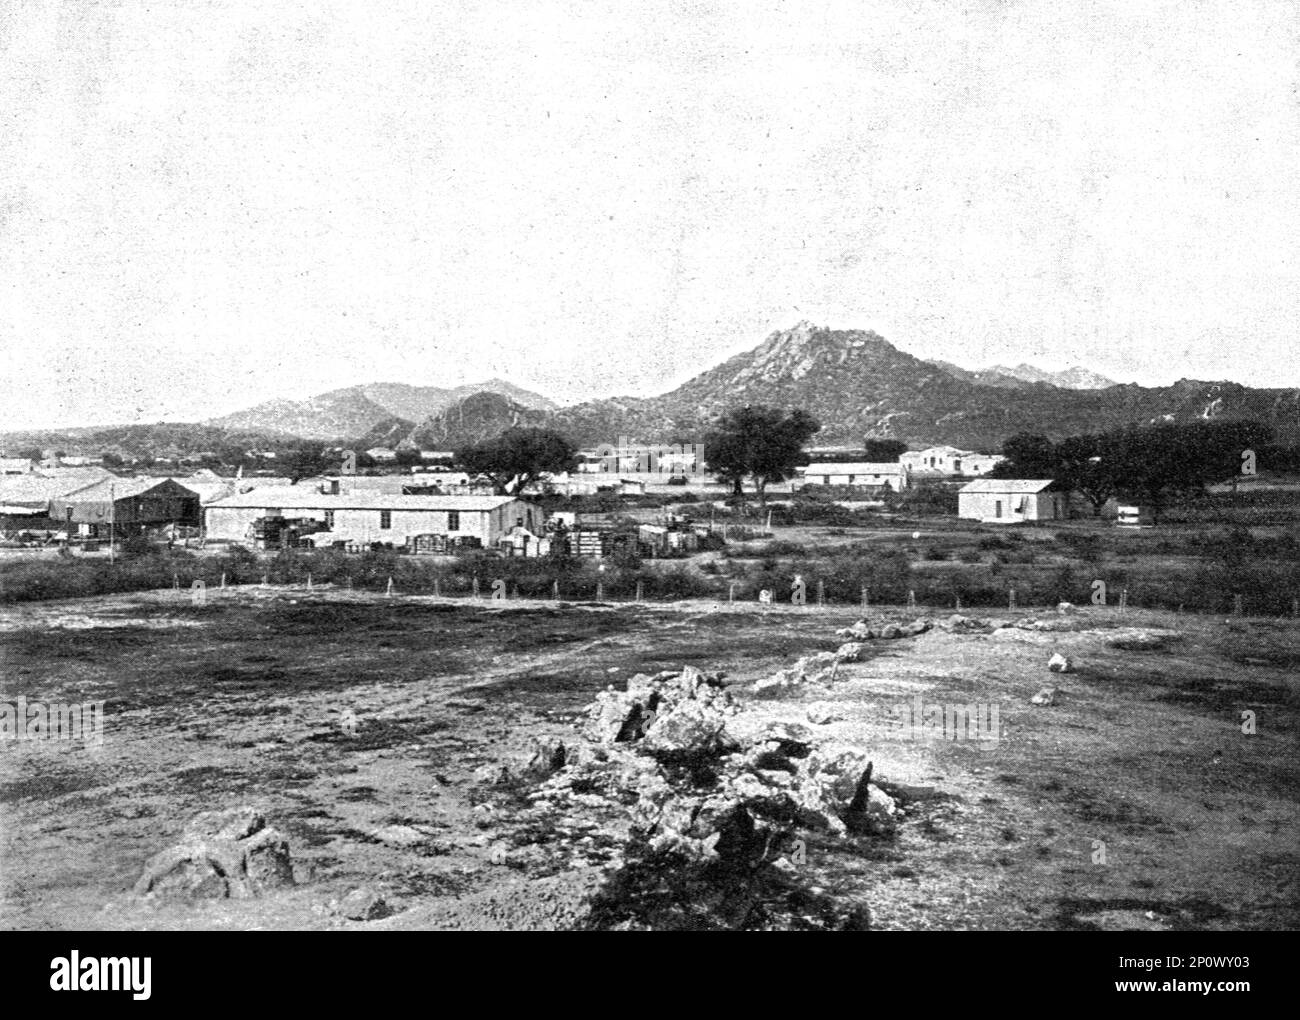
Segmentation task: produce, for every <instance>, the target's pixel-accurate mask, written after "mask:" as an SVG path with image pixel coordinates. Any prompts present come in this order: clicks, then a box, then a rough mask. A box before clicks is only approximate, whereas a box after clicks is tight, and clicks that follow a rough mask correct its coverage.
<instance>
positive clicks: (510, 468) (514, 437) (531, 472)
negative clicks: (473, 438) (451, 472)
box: [456, 427, 578, 496]
mask: <svg viewBox="0 0 1300 1020" xmlns="http://www.w3.org/2000/svg"><path fill="white" fill-rule="evenodd" d="M577 452H578V450H577V447H576V446H574V445H573V443H572V442H570V441H569V439H568V438H567V437H566V436H563V435H561V434H560V433H559V432H556V431H554V430H553V429H540V428H521V427H515V428H509V429H506V430H505V431H504V432H502V433H501V434H500V435H498V436H495V437H493V438H492V439H486V440H484V441H483V442H481V443H475V444H473V445H472V446H466V447H462V448H461V449H460V450H458V451H457V452H456V463H457V464H458V465H459V466H460V467H461V468H463V469H464V470H465V471H468V472H470V473H471V474H482V475H487V476H488V477H489V478H491V479H492V484H493V486H494V487H495V488H496V491H497V492H498V493H500V494H502V495H505V494H509V495H512V496H517V495H518V494H519V493H520V492H522V491H523V490H524V489H525V488H526V487H527V486H529V485H531V484H532V483H533V482H535V481H537V480H538V479H539V478H541V476H542V475H543V474H547V473H555V474H558V473H560V472H563V471H573V470H574V469H575V468H576V467H577V457H576V454H577Z"/></svg>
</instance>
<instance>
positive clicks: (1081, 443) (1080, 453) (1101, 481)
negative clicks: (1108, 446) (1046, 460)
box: [1056, 435, 1118, 516]
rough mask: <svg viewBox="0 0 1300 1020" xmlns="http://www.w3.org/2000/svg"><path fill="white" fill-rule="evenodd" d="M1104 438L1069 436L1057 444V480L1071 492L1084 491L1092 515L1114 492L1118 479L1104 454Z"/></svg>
mask: <svg viewBox="0 0 1300 1020" xmlns="http://www.w3.org/2000/svg"><path fill="white" fill-rule="evenodd" d="M1103 438H1104V437H1102V436H1099V435H1086V436H1069V437H1067V438H1066V439H1063V440H1061V442H1060V443H1059V444H1058V445H1057V447H1056V457H1057V473H1056V480H1057V481H1058V482H1060V483H1061V486H1062V487H1063V488H1065V489H1067V490H1069V491H1071V492H1078V493H1082V495H1083V497H1084V498H1085V499H1086V500H1087V501H1088V502H1089V503H1091V504H1092V512H1093V516H1100V515H1101V508H1102V507H1104V506H1105V505H1106V501H1107V500H1108V499H1110V498H1111V497H1112V496H1113V495H1115V489H1116V485H1117V484H1118V479H1117V477H1116V475H1115V472H1114V470H1113V467H1112V465H1111V464H1110V463H1108V462H1107V461H1106V459H1105V458H1103V456H1102V445H1103Z"/></svg>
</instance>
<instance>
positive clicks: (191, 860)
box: [134, 807, 293, 900]
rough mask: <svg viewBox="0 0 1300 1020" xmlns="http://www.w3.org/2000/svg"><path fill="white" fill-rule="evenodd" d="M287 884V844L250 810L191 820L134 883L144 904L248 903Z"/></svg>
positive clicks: (290, 865) (289, 862) (289, 880)
mask: <svg viewBox="0 0 1300 1020" xmlns="http://www.w3.org/2000/svg"><path fill="white" fill-rule="evenodd" d="M289 885H293V862H292V860H291V858H290V855H289V844H288V843H287V842H286V841H285V840H284V838H283V837H282V836H281V835H280V833H279V832H277V831H276V830H275V829H273V828H268V827H267V825H266V820H265V819H264V818H263V817H262V814H261V813H260V812H259V811H258V810H257V809H256V808H252V807H237V808H231V809H229V810H226V811H205V812H203V813H202V814H200V815H196V816H195V817H194V818H193V819H192V820H191V821H190V822H189V824H188V825H186V826H185V829H184V831H183V833H182V834H181V839H180V842H179V843H177V844H176V845H175V846H173V847H170V848H168V849H167V850H164V851H162V852H161V853H159V854H156V855H155V856H154V857H152V858H150V859H149V861H148V863H147V864H146V865H145V868H144V874H143V875H141V876H140V879H139V881H137V882H136V884H135V890H134V892H135V894H136V895H137V896H142V897H147V898H150V899H169V900H171V899H180V900H193V899H249V898H251V897H254V896H260V895H262V893H264V892H266V891H267V890H271V889H276V888H280V887H282V886H289Z"/></svg>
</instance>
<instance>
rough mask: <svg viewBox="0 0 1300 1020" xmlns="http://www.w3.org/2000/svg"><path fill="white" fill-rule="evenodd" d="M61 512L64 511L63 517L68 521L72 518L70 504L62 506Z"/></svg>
mask: <svg viewBox="0 0 1300 1020" xmlns="http://www.w3.org/2000/svg"><path fill="white" fill-rule="evenodd" d="M63 512H64V514H65V519H66V520H68V521H71V520H72V507H71V506H66V507H64V508H63Z"/></svg>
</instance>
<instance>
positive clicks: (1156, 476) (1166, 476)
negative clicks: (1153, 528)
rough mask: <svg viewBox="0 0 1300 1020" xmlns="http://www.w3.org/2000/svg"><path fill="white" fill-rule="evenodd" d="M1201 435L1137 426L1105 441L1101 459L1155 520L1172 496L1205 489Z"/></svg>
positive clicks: (1128, 496)
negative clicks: (1198, 443)
mask: <svg viewBox="0 0 1300 1020" xmlns="http://www.w3.org/2000/svg"><path fill="white" fill-rule="evenodd" d="M1197 438H1198V437H1197V435H1196V434H1195V432H1194V430H1191V429H1189V428H1188V427H1187V426H1185V425H1177V424H1173V423H1161V424H1158V425H1133V426H1128V427H1126V428H1121V429H1116V430H1114V431H1112V432H1107V433H1106V434H1105V435H1103V436H1102V438H1101V458H1102V461H1103V462H1104V463H1105V464H1107V465H1108V467H1109V470H1110V472H1111V473H1112V475H1113V476H1114V478H1115V485H1116V490H1117V491H1118V493H1119V494H1120V495H1122V496H1124V497H1125V498H1126V499H1132V500H1134V501H1136V502H1138V503H1141V504H1145V505H1146V506H1147V507H1149V508H1150V510H1151V516H1152V520H1153V521H1154V522H1156V523H1158V522H1159V518H1160V513H1161V511H1162V510H1163V509H1164V508H1165V507H1166V506H1167V505H1168V503H1169V500H1170V498H1171V497H1172V496H1174V495H1176V494H1180V493H1186V492H1190V491H1193V490H1198V489H1201V488H1202V487H1203V486H1204V472H1205V466H1204V465H1205V456H1204V452H1203V451H1198V449H1197V442H1196V441H1197Z"/></svg>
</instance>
